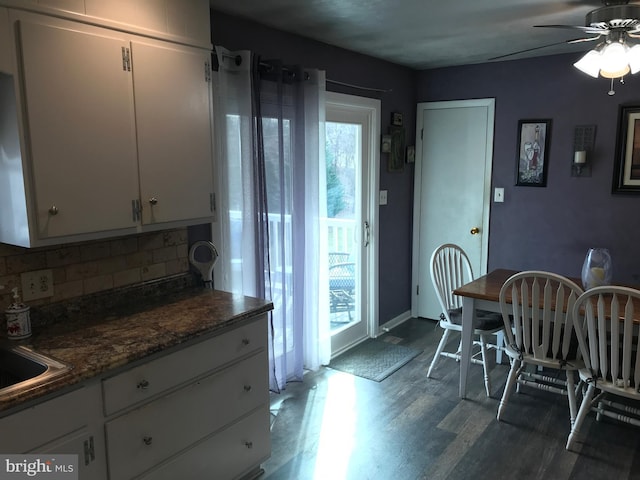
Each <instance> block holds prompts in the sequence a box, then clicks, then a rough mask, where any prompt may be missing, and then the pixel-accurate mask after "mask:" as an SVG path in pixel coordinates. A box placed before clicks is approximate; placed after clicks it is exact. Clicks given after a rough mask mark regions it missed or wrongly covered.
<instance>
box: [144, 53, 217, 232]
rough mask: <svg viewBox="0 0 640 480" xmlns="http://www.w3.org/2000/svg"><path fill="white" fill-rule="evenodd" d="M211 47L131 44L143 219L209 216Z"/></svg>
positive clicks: (157, 221)
mask: <svg viewBox="0 0 640 480" xmlns="http://www.w3.org/2000/svg"><path fill="white" fill-rule="evenodd" d="M209 62H210V52H208V51H206V50H199V49H194V48H189V47H181V46H176V45H167V46H164V45H155V44H151V43H146V42H145V43H142V42H133V43H132V69H133V82H134V97H135V107H136V122H137V132H138V165H139V172H140V197H141V205H142V223H143V224H152V223H163V222H171V221H177V220H189V219H197V218H207V217H208V218H211V216H212V211H211V194H212V192H213V166H212V165H213V164H212V162H213V160H212V153H211V152H212V145H211V112H210V108H211V101H210V83H209V78H210V75H209V72H208V65H209Z"/></svg>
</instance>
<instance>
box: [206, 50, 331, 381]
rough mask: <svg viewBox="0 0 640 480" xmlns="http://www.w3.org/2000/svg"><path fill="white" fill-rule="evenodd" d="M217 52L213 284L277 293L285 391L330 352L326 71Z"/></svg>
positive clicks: (276, 344) (273, 374) (273, 373)
mask: <svg viewBox="0 0 640 480" xmlns="http://www.w3.org/2000/svg"><path fill="white" fill-rule="evenodd" d="M216 52H217V55H218V63H219V69H218V72H216V74H215V75H214V84H213V88H214V99H215V101H214V110H215V122H214V123H215V125H214V129H215V142H216V147H217V148H216V151H217V156H216V172H217V179H218V187H217V188H218V195H217V196H218V201H217V203H218V218H217V221H216V222H215V223H214V225H213V238H214V242H219V244H220V248H219V250H220V260H219V261H218V264H217V266H216V271H215V277H214V279H215V286H216V288H219V289H222V290H229V291H232V292H235V293H242V294H245V295H251V296H258V297H264V298H269V299H271V300H272V301H273V303H274V310H273V312H272V316H271V329H270V350H269V359H270V362H271V369H270V386H271V389H272V390H274V391H279V390H280V389H281V388H283V387H284V385H285V384H286V382H287V381H289V380H300V379H301V378H302V375H303V371H304V369H305V368H307V369H312V370H315V369H317V368H318V367H319V366H320V365H322V364H327V363H328V362H329V360H330V334H329V326H328V325H329V322H328V315H329V312H328V305H327V304H328V302H326V301H322V302H321V301H320V299H321V298H328V285H327V282H322V281H319V279H320V278H326V276H324V275H326V271H323V269H326V268H327V267H326V262H322V261H320V259H321V258H327V252H326V241H323V239H322V237H321V232H322V231H323V230H322V229H321V218H323V217H326V211H325V210H326V198H324V192H325V188H324V187H323V185H324V183H323V182H324V172H325V165H324V90H325V78H324V72H322V71H317V70H315V71H313V70H307V71H303V70H302V69H299V68H295V69H294V68H291V67H289V68H286V69H285V68H282V66H281V65H280V64H279V63H277V62H273V63H271V62H261V61H260V60H259V59H257V58H256V57H255V56H254V57H253V58H251V57H252V56H251V54H250V52H247V51H241V52H229V51H227V50H226V49H224V48H222V47H216ZM303 78H304V80H303ZM321 320H322V321H321Z"/></svg>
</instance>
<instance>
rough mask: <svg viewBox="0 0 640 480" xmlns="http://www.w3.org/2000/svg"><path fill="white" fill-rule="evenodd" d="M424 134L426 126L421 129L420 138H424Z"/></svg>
mask: <svg viewBox="0 0 640 480" xmlns="http://www.w3.org/2000/svg"><path fill="white" fill-rule="evenodd" d="M423 135H424V128H423V129H420V140H423V137H422V136H423Z"/></svg>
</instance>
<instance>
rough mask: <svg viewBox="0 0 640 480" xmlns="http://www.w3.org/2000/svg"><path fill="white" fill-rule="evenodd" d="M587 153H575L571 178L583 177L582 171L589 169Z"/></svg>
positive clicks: (579, 151) (580, 151) (581, 151)
mask: <svg viewBox="0 0 640 480" xmlns="http://www.w3.org/2000/svg"><path fill="white" fill-rule="evenodd" d="M587 166H588V165H587V151H586V150H578V151H577V152H573V165H572V166H571V176H572V177H581V176H582V169H583V168H585V167H587ZM589 173H591V172H589Z"/></svg>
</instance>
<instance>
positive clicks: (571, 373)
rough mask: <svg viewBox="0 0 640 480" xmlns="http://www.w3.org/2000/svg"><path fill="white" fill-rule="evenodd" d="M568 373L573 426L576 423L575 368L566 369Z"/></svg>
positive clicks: (568, 395) (570, 412) (568, 392)
mask: <svg viewBox="0 0 640 480" xmlns="http://www.w3.org/2000/svg"><path fill="white" fill-rule="evenodd" d="M565 373H566V374H567V397H568V398H569V416H570V417H571V427H573V425H574V424H575V423H576V413H577V410H578V408H577V407H576V387H575V372H574V371H573V370H565Z"/></svg>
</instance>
